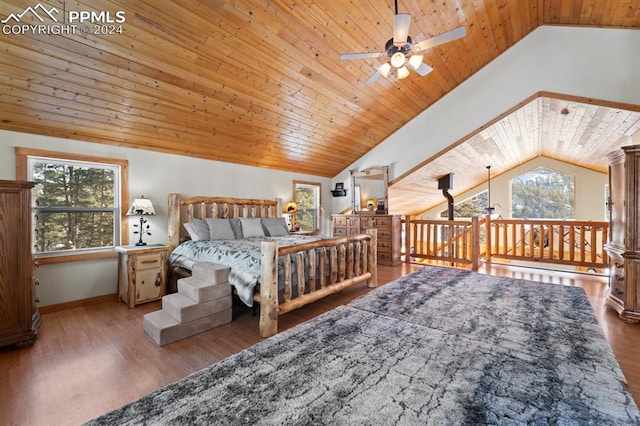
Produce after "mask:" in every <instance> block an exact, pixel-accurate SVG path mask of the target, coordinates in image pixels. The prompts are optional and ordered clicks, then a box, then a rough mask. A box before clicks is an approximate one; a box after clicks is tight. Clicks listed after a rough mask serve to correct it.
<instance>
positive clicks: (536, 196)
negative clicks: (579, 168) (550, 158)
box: [511, 167, 575, 219]
mask: <svg viewBox="0 0 640 426" xmlns="http://www.w3.org/2000/svg"><path fill="white" fill-rule="evenodd" d="M574 181H575V177H574V176H573V175H570V174H568V173H564V172H560V171H557V170H552V169H549V168H547V167H537V168H535V169H533V170H531V171H529V172H527V173H524V174H522V175H520V176H518V177H516V178H514V179H513V180H512V181H511V200H512V205H511V208H512V217H514V218H522V219H573V218H574Z"/></svg>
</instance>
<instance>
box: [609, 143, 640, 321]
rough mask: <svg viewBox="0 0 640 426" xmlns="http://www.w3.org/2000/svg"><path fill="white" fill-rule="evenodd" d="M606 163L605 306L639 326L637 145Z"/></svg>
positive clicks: (639, 156) (639, 150)
mask: <svg viewBox="0 0 640 426" xmlns="http://www.w3.org/2000/svg"><path fill="white" fill-rule="evenodd" d="M607 159H608V161H609V194H610V195H609V200H608V201H607V206H608V208H609V221H610V223H609V242H608V243H607V244H606V245H605V249H606V251H607V253H608V254H609V257H610V264H611V267H610V268H609V270H610V275H609V288H608V290H607V298H606V301H607V305H609V306H610V307H612V308H613V309H615V310H616V312H618V314H619V315H620V318H621V319H623V320H624V321H626V322H630V323H640V225H639V224H638V221H639V220H640V217H639V216H640V202H639V200H638V198H639V192H640V145H632V146H625V147H622V149H620V150H617V151H614V152H611V153H609V154H608V155H607Z"/></svg>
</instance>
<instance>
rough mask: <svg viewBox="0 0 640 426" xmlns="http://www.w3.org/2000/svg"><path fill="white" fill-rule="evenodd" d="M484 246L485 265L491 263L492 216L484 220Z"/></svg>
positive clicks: (487, 216)
mask: <svg viewBox="0 0 640 426" xmlns="http://www.w3.org/2000/svg"><path fill="white" fill-rule="evenodd" d="M484 227H485V231H484V244H485V263H491V215H490V214H488V215H486V216H485V219H484Z"/></svg>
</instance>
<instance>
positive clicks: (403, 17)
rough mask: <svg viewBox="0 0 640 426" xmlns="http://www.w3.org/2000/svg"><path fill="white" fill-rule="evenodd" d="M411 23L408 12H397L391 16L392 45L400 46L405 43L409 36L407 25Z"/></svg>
mask: <svg viewBox="0 0 640 426" xmlns="http://www.w3.org/2000/svg"><path fill="white" fill-rule="evenodd" d="M410 24H411V15H409V14H408V13H398V14H396V15H394V16H393V45H394V46H396V47H402V46H404V45H405V44H407V37H408V36H409V25H410Z"/></svg>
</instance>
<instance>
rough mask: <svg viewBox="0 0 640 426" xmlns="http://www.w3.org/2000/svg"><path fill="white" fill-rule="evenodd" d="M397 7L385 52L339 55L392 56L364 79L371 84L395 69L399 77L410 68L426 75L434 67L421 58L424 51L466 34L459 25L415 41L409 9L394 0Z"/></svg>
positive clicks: (359, 56) (353, 57) (404, 76)
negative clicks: (401, 6) (411, 30)
mask: <svg viewBox="0 0 640 426" xmlns="http://www.w3.org/2000/svg"><path fill="white" fill-rule="evenodd" d="M395 8H396V14H395V15H394V16H393V38H391V39H389V41H387V43H386V45H385V47H384V50H385V51H384V52H363V53H345V54H343V55H341V56H340V59H341V60H343V61H344V60H350V59H369V58H379V57H382V56H384V55H386V56H388V57H389V58H390V60H389V62H385V63H384V64H382V65H380V66H379V67H378V68H377V71H376V72H375V73H373V75H371V77H369V78H368V79H367V81H365V84H372V83H373V82H375V81H376V80H377V79H378V78H379V77H380V76H381V75H383V76H385V77H389V76H390V75H391V71H392V70H394V71H395V72H396V74H395V75H396V76H397V77H398V79H403V78H406V77H408V76H409V74H410V73H409V68H411V69H413V70H414V71H415V72H417V73H418V74H420V75H421V76H425V75H427V74H429V73H430V72H431V71H433V68H432V67H430V66H429V65H427V64H425V63H423V62H422V60H423V59H424V56H423V55H422V54H421V52H422V51H423V50H426V49H428V48H430V47H434V46H438V45H441V44H444V43H448V42H450V41H453V40H458V39H460V38H462V37H464V36H465V35H466V34H467V29H466V28H465V27H458V28H456V29H453V30H451V31H447V32H444V33H442V34H438V35H436V36H434V37H431V38H428V39H426V40H422V41H419V42H416V43H414V41H413V39H412V38H411V37H410V36H409V25H410V24H411V15H409V14H408V13H398V0H395Z"/></svg>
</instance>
